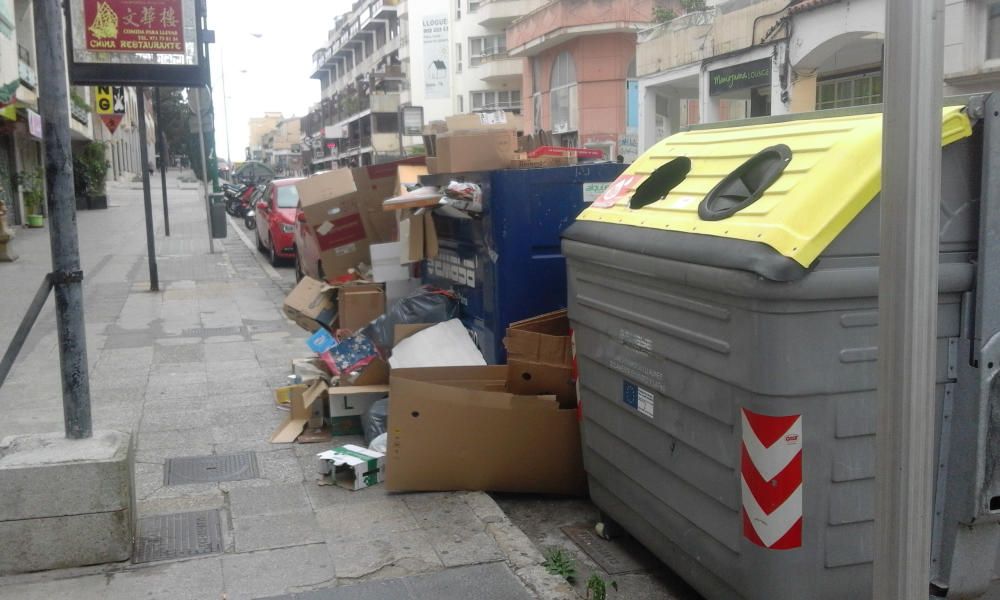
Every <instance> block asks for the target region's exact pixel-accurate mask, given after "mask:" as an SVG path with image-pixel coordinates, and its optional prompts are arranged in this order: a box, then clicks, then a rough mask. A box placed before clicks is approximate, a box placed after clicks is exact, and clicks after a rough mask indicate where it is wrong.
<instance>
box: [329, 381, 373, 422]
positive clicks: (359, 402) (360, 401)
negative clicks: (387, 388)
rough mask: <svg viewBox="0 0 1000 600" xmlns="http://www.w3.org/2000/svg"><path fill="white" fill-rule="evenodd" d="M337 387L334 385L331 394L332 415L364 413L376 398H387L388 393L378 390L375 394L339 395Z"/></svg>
mask: <svg viewBox="0 0 1000 600" xmlns="http://www.w3.org/2000/svg"><path fill="white" fill-rule="evenodd" d="M336 391H337V388H335V387H332V388H330V390H329V394H330V417H331V418H334V419H336V418H337V417H353V416H361V415H364V414H365V412H367V410H368V409H369V408H371V406H372V404H373V403H374V402H375V401H376V400H381V399H382V398H385V396H386V394H384V393H381V392H377V393H374V394H350V395H344V396H342V395H337V394H336V393H335V392H336Z"/></svg>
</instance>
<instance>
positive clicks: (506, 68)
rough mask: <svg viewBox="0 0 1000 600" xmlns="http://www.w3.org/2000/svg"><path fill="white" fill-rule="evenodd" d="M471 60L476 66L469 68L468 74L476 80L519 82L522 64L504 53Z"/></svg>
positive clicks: (518, 59)
mask: <svg viewBox="0 0 1000 600" xmlns="http://www.w3.org/2000/svg"><path fill="white" fill-rule="evenodd" d="M472 58H473V60H474V62H477V63H478V64H475V65H474V66H470V67H469V73H470V74H472V75H473V77H476V78H477V79H482V80H483V81H486V82H489V83H498V82H501V81H504V80H516V81H517V82H520V81H521V76H522V74H523V72H524V63H523V61H522V60H521V59H520V58H511V57H510V56H509V55H508V54H507V53H506V52H499V53H496V54H490V55H487V56H474V57H472Z"/></svg>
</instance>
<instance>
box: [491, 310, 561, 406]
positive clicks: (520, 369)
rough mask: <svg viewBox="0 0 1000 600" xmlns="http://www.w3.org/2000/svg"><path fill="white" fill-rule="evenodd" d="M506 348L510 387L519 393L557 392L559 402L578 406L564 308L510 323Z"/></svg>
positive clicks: (508, 383) (505, 338) (505, 342)
mask: <svg viewBox="0 0 1000 600" xmlns="http://www.w3.org/2000/svg"><path fill="white" fill-rule="evenodd" d="M503 343H504V346H505V347H506V348H507V387H508V389H509V390H510V391H512V392H514V393H516V394H555V395H556V397H557V398H558V399H559V405H560V406H562V407H564V408H568V407H572V406H575V405H576V383H575V382H574V381H573V342H572V338H571V337H570V326H569V317H567V315H566V311H565V310H557V311H555V312H551V313H547V314H544V315H539V316H537V317H532V318H530V319H525V320H523V321H517V322H516V323H511V324H510V327H508V328H507V335H506V336H505V337H504V340H503Z"/></svg>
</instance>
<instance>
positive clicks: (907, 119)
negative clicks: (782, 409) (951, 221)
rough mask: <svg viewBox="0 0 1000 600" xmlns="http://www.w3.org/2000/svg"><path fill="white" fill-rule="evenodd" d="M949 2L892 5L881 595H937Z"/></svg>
mask: <svg viewBox="0 0 1000 600" xmlns="http://www.w3.org/2000/svg"><path fill="white" fill-rule="evenodd" d="M943 20H944V0H887V2H886V36H885V71H884V80H885V95H884V99H885V117H884V119H885V120H884V124H883V128H884V129H883V132H884V134H883V135H884V136H883V141H882V226H881V260H880V263H879V268H880V278H879V279H880V285H879V391H878V401H879V410H878V422H877V443H876V447H877V461H876V475H875V480H876V502H875V568H874V588H873V597H874V599H875V600H900V599H903V598H906V599H911V598H912V599H916V598H927V597H928V586H929V580H930V576H929V563H930V540H931V522H932V510H931V509H932V506H931V502H932V485H933V479H934V468H933V467H934V461H933V448H934V415H935V412H934V374H935V368H934V365H935V360H936V357H935V343H934V342H935V337H936V333H937V289H938V282H937V275H938V228H939V220H940V215H939V210H940V209H939V203H940V193H941V104H942V93H943V92H942V87H943V82H942V78H943V66H942V65H943V45H944V28H943Z"/></svg>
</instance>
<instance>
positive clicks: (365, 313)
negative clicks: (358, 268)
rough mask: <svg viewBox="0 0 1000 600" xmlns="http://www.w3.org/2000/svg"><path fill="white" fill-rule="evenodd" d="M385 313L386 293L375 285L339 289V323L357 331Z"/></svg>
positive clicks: (344, 327)
mask: <svg viewBox="0 0 1000 600" xmlns="http://www.w3.org/2000/svg"><path fill="white" fill-rule="evenodd" d="M384 312H385V291H384V290H383V289H382V286H380V285H375V284H362V285H348V286H344V287H342V288H340V289H339V291H338V298H337V322H338V325H339V326H340V328H342V329H349V330H351V331H357V330H359V329H361V328H362V327H364V326H365V325H367V324H369V323H371V322H372V320H373V319H376V318H377V317H379V316H380V315H381V314H382V313H384Z"/></svg>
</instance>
